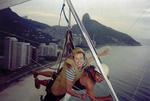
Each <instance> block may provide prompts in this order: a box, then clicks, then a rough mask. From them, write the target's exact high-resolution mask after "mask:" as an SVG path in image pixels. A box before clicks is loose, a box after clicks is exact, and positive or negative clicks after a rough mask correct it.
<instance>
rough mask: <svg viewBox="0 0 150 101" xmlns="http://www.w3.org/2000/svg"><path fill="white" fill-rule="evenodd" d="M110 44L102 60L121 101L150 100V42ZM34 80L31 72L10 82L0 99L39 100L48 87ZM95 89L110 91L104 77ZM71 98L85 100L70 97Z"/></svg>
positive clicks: (99, 92) (87, 100) (76, 100)
mask: <svg viewBox="0 0 150 101" xmlns="http://www.w3.org/2000/svg"><path fill="white" fill-rule="evenodd" d="M108 47H109V49H110V51H109V54H108V55H107V56H104V57H102V58H101V60H102V62H103V63H105V64H107V65H108V66H109V68H110V81H111V83H112V86H113V88H114V90H115V92H116V94H117V96H118V98H119V101H150V77H149V76H150V51H149V50H150V46H108ZM93 64H95V63H93ZM33 80H34V79H33V76H32V75H29V76H27V77H24V78H22V79H21V80H19V81H17V82H15V83H13V84H11V85H10V86H9V87H8V88H7V89H5V90H4V91H2V92H0V101H40V95H43V94H44V93H45V87H41V89H39V90H38V89H35V87H34V81H33ZM94 92H95V93H96V95H97V96H103V95H109V94H110V92H109V89H108V86H107V85H106V82H105V81H103V82H102V83H99V84H96V86H95V88H94ZM69 101H82V100H80V99H79V98H75V97H71V98H70V100H69ZM85 101H89V99H88V98H87V99H86V100H85Z"/></svg>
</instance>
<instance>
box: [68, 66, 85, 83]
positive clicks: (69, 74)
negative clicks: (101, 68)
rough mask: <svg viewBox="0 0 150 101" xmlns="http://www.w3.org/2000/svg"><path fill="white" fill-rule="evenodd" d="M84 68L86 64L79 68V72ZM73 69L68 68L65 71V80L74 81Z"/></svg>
mask: <svg viewBox="0 0 150 101" xmlns="http://www.w3.org/2000/svg"><path fill="white" fill-rule="evenodd" d="M85 67H86V64H84V65H83V66H82V68H81V70H84V69H85ZM75 75H76V73H75V68H68V69H66V77H67V80H69V81H73V80H74V79H75Z"/></svg>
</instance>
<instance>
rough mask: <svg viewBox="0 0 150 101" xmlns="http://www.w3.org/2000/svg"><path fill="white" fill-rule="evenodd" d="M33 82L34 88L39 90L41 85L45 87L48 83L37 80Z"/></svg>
mask: <svg viewBox="0 0 150 101" xmlns="http://www.w3.org/2000/svg"><path fill="white" fill-rule="evenodd" d="M34 81H35V87H36V88H37V89H40V86H41V85H43V86H47V84H48V82H49V80H39V79H38V78H35V79H34Z"/></svg>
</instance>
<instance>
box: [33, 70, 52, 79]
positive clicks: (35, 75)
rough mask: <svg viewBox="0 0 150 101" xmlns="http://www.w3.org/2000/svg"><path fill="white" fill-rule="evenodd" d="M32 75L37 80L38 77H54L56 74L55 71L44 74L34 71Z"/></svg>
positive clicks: (44, 72) (43, 72)
mask: <svg viewBox="0 0 150 101" xmlns="http://www.w3.org/2000/svg"><path fill="white" fill-rule="evenodd" d="M32 74H33V76H34V78H36V77H37V76H38V75H41V76H46V77H52V75H53V74H54V71H42V72H37V71H33V72H32Z"/></svg>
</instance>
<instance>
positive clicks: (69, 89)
mask: <svg viewBox="0 0 150 101" xmlns="http://www.w3.org/2000/svg"><path fill="white" fill-rule="evenodd" d="M66 82H67V86H66V88H67V93H69V94H70V95H72V96H75V97H79V98H80V99H85V98H86V94H80V93H77V92H76V91H74V90H73V89H72V87H73V83H72V81H69V80H67V81H66Z"/></svg>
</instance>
